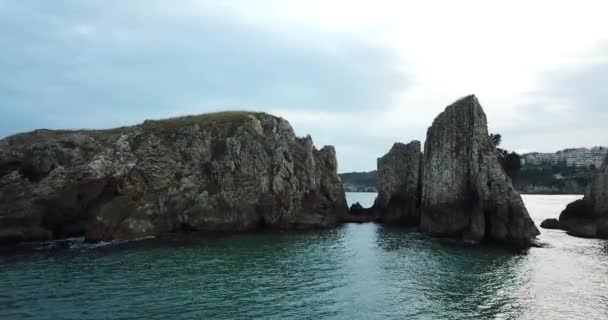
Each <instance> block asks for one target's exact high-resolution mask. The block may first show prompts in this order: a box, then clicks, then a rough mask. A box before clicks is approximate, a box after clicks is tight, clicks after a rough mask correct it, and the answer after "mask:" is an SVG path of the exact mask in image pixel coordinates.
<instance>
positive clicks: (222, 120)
mask: <svg viewBox="0 0 608 320" xmlns="http://www.w3.org/2000/svg"><path fill="white" fill-rule="evenodd" d="M249 115H254V116H256V117H257V116H261V115H266V114H265V113H263V112H254V111H223V112H213V113H205V114H199V115H191V116H182V117H176V118H168V119H160V120H146V121H144V122H143V123H142V124H140V125H136V126H126V127H119V128H112V129H105V130H88V129H78V130H48V129H39V130H34V131H30V132H25V133H18V134H15V135H12V136H8V137H6V138H5V139H6V140H7V142H8V143H9V145H15V144H18V145H26V144H32V143H36V142H41V141H46V140H52V139H59V138H62V137H64V136H66V135H70V134H78V133H81V134H86V135H96V136H101V137H106V138H108V139H109V140H112V139H114V138H115V136H116V135H120V134H123V133H125V132H127V131H130V130H133V129H136V128H137V127H141V128H143V129H144V130H146V131H149V132H157V133H169V132H173V131H174V130H176V129H179V128H182V127H188V126H192V125H194V124H199V125H200V126H201V127H202V128H206V127H217V129H227V130H228V131H229V132H233V131H234V130H236V129H237V128H238V127H240V126H242V125H243V124H245V123H246V121H247V116H249ZM2 140H4V139H2Z"/></svg>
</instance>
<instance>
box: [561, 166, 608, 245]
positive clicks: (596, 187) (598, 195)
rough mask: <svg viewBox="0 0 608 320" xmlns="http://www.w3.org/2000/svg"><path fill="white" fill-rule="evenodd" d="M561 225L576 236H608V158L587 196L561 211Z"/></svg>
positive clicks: (590, 186)
mask: <svg viewBox="0 0 608 320" xmlns="http://www.w3.org/2000/svg"><path fill="white" fill-rule="evenodd" d="M559 227H560V228H562V229H564V230H566V231H568V232H569V233H570V234H572V235H575V236H580V237H589V238H608V158H606V160H605V161H604V164H603V165H602V166H601V167H600V169H599V170H598V171H597V173H596V175H595V177H594V178H593V181H592V182H591V184H590V185H589V189H588V191H587V193H585V197H584V198H583V199H581V200H578V201H575V202H573V203H571V204H569V205H568V207H567V208H566V209H565V210H564V211H563V212H562V213H561V215H560V217H559Z"/></svg>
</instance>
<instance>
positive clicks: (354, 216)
mask: <svg viewBox="0 0 608 320" xmlns="http://www.w3.org/2000/svg"><path fill="white" fill-rule="evenodd" d="M377 220H378V219H377V217H376V216H375V211H374V209H373V208H364V207H363V206H362V205H361V203H359V202H356V203H354V204H352V205H351V206H350V208H349V209H348V214H346V215H344V216H343V217H342V219H341V221H342V222H356V223H363V222H372V221H377Z"/></svg>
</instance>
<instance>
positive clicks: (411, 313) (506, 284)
mask: <svg viewBox="0 0 608 320" xmlns="http://www.w3.org/2000/svg"><path fill="white" fill-rule="evenodd" d="M374 196H375V195H374V194H369V195H361V194H356V195H352V194H350V195H349V200H351V201H352V200H353V199H356V198H357V197H359V200H358V201H360V200H361V197H367V198H365V199H371V201H372V202H373V198H374ZM575 198H576V197H570V196H525V197H524V201H525V202H526V204H527V205H528V208H529V210H530V213H531V215H532V216H533V218H534V219H535V220H536V221H537V223H538V222H539V221H540V220H542V219H544V218H546V217H556V216H557V215H558V214H559V211H560V210H561V208H563V207H564V206H565V204H566V203H568V202H570V201H572V200H573V199H575ZM540 240H541V241H542V242H543V243H545V244H546V245H545V247H543V248H531V249H529V250H527V251H525V252H518V251H514V250H509V249H506V248H504V247H494V246H472V247H471V246H460V245H454V244H445V243H440V242H437V241H433V240H431V239H429V238H428V237H426V236H424V235H422V234H419V233H416V232H413V231H412V230H407V229H400V228H394V227H385V226H380V225H377V224H371V223H370V224H346V225H343V226H341V227H339V228H337V229H334V230H323V231H311V232H288V233H286V232H259V233H246V234H233V235H226V236H222V237H213V238H200V239H197V238H195V239H192V240H191V241H188V242H187V243H184V242H179V241H171V242H166V241H165V242H160V241H144V242H139V243H128V244H123V245H119V246H109V247H108V246H105V247H102V248H78V247H73V248H72V249H67V250H41V251H38V252H36V253H31V252H30V253H21V254H11V255H5V256H0V274H2V277H0V319H100V318H112V319H166V318H170V319H262V318H263V319H404V318H407V319H606V318H608V309H607V306H608V263H607V261H608V255H607V254H606V252H607V251H606V248H607V246H606V242H605V241H601V240H588V239H579V238H573V237H569V236H567V235H565V234H564V233H563V232H561V231H558V230H543V234H542V235H541V237H540Z"/></svg>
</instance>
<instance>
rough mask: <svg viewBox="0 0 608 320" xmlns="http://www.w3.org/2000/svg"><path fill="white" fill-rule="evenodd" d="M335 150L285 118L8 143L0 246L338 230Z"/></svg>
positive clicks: (185, 123) (154, 126)
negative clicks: (194, 234) (80, 238)
mask: <svg viewBox="0 0 608 320" xmlns="http://www.w3.org/2000/svg"><path fill="white" fill-rule="evenodd" d="M347 210H348V208H347V205H346V200H345V196H344V191H343V189H342V184H341V182H340V178H339V177H338V175H337V162H336V154H335V151H334V149H333V147H324V148H323V149H321V150H317V149H316V148H315V147H314V145H313V142H312V139H311V138H310V136H308V137H306V138H298V137H296V136H295V134H294V131H293V129H292V127H291V126H290V125H289V123H288V122H287V121H285V120H284V119H282V118H278V117H274V116H271V115H268V114H264V113H250V112H223V113H215V114H205V115H200V116H190V117H182V118H175V119H167V120H160V121H146V122H144V123H143V124H141V125H137V126H133V127H124V128H117V129H112V130H90V131H86V130H80V131H52V130H37V131H33V132H29V133H23V134H18V135H14V136H11V137H7V138H5V139H2V140H0V242H3V243H7V242H20V241H37V240H47V239H56V238H64V237H72V236H82V235H86V237H87V239H88V240H112V239H134V238H141V237H146V236H152V235H159V234H164V233H170V232H178V231H205V230H214V231H215V230H244V229H252V228H258V227H261V226H264V227H271V228H310V227H328V226H333V225H334V224H336V223H337V222H338V220H339V219H340V218H341V217H342V216H344V215H346V213H347Z"/></svg>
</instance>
